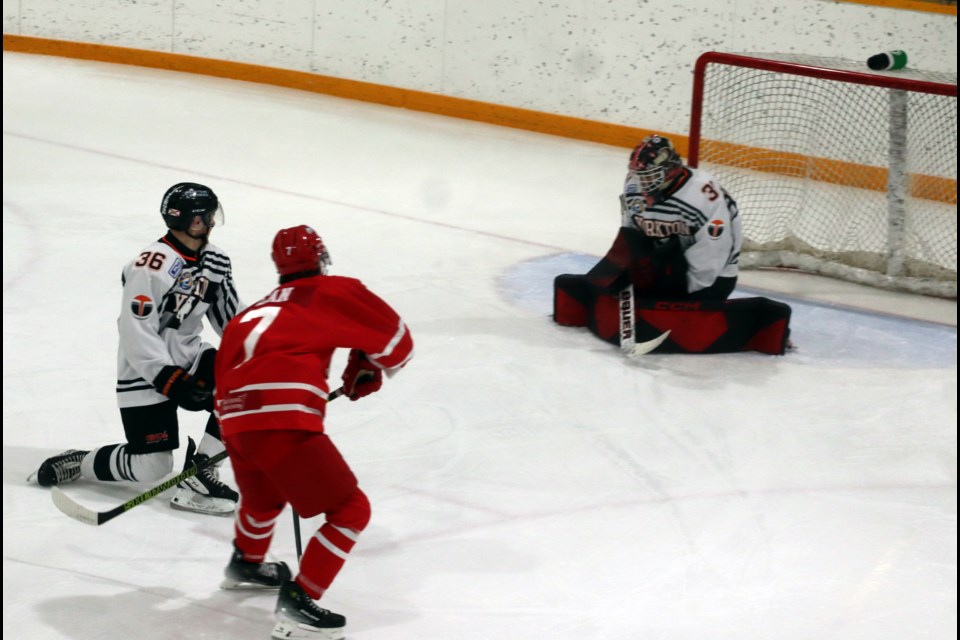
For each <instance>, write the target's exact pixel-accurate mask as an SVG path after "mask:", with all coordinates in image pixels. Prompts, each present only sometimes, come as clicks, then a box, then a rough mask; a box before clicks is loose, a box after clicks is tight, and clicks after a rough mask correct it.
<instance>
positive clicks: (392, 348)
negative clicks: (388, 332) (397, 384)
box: [367, 320, 413, 369]
mask: <svg viewBox="0 0 960 640" xmlns="http://www.w3.org/2000/svg"><path fill="white" fill-rule="evenodd" d="M411 357H413V338H412V337H411V336H410V330H409V329H407V325H406V324H404V322H403V320H401V321H400V325H399V326H398V327H397V331H396V333H394V334H393V337H392V338H390V341H389V342H388V343H387V346H386V347H385V348H384V349H383V351H381V352H380V353H374V354H371V355H368V356H367V358H369V359H370V361H371V362H373V363H374V364H376V365H377V366H378V367H380V368H382V369H398V368H400V367H402V366H403V365H405V364H406V363H407V361H408V360H409V359H410V358H411Z"/></svg>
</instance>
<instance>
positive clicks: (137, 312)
mask: <svg viewBox="0 0 960 640" xmlns="http://www.w3.org/2000/svg"><path fill="white" fill-rule="evenodd" d="M130 311H132V312H133V315H134V316H136V317H137V319H139V320H143V319H144V318H146V317H147V316H149V315H150V314H151V313H153V300H151V299H150V297H149V296H143V295H141V296H136V297H135V298H134V299H133V300H132V301H131V302H130Z"/></svg>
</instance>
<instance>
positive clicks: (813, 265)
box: [688, 52, 957, 298]
mask: <svg viewBox="0 0 960 640" xmlns="http://www.w3.org/2000/svg"><path fill="white" fill-rule="evenodd" d="M688 160H689V163H690V165H691V166H694V167H696V166H699V167H701V168H703V169H705V170H707V171H709V172H710V173H712V174H713V175H714V176H715V177H716V178H717V179H718V180H719V182H720V184H722V185H723V186H724V188H725V189H726V190H727V191H728V192H729V193H730V195H731V196H732V197H733V198H734V199H735V200H736V201H737V205H738V208H739V212H740V215H741V216H742V221H743V230H744V243H743V254H742V255H741V260H740V263H741V266H743V267H745V268H750V267H790V268H796V269H799V270H802V271H808V272H812V273H820V274H824V275H828V276H832V277H837V278H843V279H846V280H852V281H854V282H860V283H864V284H869V285H872V286H877V287H884V288H889V289H898V290H903V291H912V292H916V293H923V294H926V295H935V296H941V297H946V298H956V296H957V79H956V75H955V74H944V73H935V72H924V71H917V70H909V69H906V70H901V71H891V72H879V71H878V72H874V71H869V70H868V69H867V66H866V64H865V63H864V64H857V63H855V62H851V61H847V60H838V59H832V58H821V57H813V56H790V55H778V54H762V55H759V54H726V53H715V52H711V53H705V54H703V55H702V56H700V58H699V60H698V61H697V65H696V69H695V73H694V89H693V109H692V116H691V122H690V149H689V158H688Z"/></svg>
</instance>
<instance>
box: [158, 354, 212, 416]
mask: <svg viewBox="0 0 960 640" xmlns="http://www.w3.org/2000/svg"><path fill="white" fill-rule="evenodd" d="M153 386H155V387H156V388H157V390H158V391H160V393H162V394H163V395H165V396H167V397H168V398H170V399H171V400H173V401H174V402H176V403H177V404H178V405H179V406H181V407H183V408H184V409H186V410H187V411H213V389H208V388H207V386H206V384H205V383H204V381H203V380H200V379H199V378H197V377H196V376H191V375H190V374H189V373H187V372H186V370H185V369H184V368H183V367H177V366H174V365H167V366H166V367H164V368H163V369H160V374H159V375H157V377H156V378H155V379H154V381H153Z"/></svg>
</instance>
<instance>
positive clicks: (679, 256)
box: [653, 236, 687, 291]
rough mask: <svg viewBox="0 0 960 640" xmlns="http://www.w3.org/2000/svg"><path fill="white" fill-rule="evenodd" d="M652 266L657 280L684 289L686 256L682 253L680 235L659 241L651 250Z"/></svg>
mask: <svg viewBox="0 0 960 640" xmlns="http://www.w3.org/2000/svg"><path fill="white" fill-rule="evenodd" d="M653 268H654V271H655V272H656V273H657V280H658V281H660V282H661V283H663V284H666V285H667V286H668V287H669V288H672V289H676V290H678V291H686V290H687V287H686V281H687V258H686V256H684V255H683V245H682V244H681V243H680V236H670V237H669V238H665V239H663V240H661V241H659V242H658V243H657V244H656V246H655V248H654V250H653Z"/></svg>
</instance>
